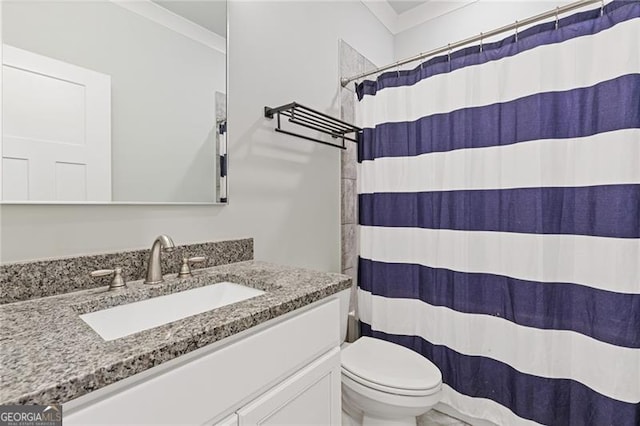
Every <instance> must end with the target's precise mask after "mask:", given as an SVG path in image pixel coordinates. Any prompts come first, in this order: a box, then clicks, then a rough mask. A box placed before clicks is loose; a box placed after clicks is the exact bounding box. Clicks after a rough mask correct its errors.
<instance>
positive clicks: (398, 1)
mask: <svg viewBox="0 0 640 426" xmlns="http://www.w3.org/2000/svg"><path fill="white" fill-rule="evenodd" d="M387 2H388V3H389V5H390V6H391V8H392V9H393V10H395V11H396V13H397V14H398V15H400V14H402V13H404V12H406V11H408V10H411V9H413V8H414V7H417V6H420V5H421V4H423V3H426V1H418V0H387Z"/></svg>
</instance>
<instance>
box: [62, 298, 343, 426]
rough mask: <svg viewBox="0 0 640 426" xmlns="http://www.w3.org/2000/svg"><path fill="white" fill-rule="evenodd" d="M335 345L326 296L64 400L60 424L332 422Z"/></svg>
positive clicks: (336, 311)
mask: <svg viewBox="0 0 640 426" xmlns="http://www.w3.org/2000/svg"><path fill="white" fill-rule="evenodd" d="M339 344H340V304H339V301H338V299H337V298H335V297H333V298H328V299H325V300H324V301H321V302H318V303H316V304H313V305H310V306H309V307H306V308H302V309H300V310H297V311H294V312H292V313H289V314H286V315H284V316H282V317H280V318H277V319H274V320H271V321H269V322H267V323H264V324H262V325H259V326H256V327H254V328H252V329H249V330H247V331H245V332H242V333H240V334H238V335H235V336H232V337H230V338H227V339H224V340H222V341H220V342H217V343H214V344H212V345H209V346H207V347H204V348H201V349H198V350H196V351H193V352H191V353H189V354H186V355H183V356H181V357H179V358H176V359H174V360H171V361H169V362H167V363H164V364H162V365H160V366H157V367H154V368H151V369H149V370H147V371H145V372H143V373H140V374H137V375H135V376H132V377H129V378H126V379H124V380H121V381H119V382H117V383H114V384H112V385H109V386H107V387H105V388H102V389H100V390H98V391H95V392H92V393H90V394H88V395H85V396H82V397H80V398H78V399H76V400H73V401H70V402H68V403H66V404H64V406H63V420H64V424H65V426H66V425H98V424H103V425H107V424H108V425H124V424H126V425H133V424H135V425H138V424H147V425H151V424H154V425H155V424H165V425H166V424H171V425H174V424H175V425H213V424H220V425H224V426H231V425H256V424H264V425H276V424H278V425H282V424H291V425H304V424H314V425H318V424H320V425H325V424H327V425H329V424H335V425H338V424H340V418H341V414H340V350H339Z"/></svg>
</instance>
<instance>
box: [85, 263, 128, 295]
mask: <svg viewBox="0 0 640 426" xmlns="http://www.w3.org/2000/svg"><path fill="white" fill-rule="evenodd" d="M112 274H113V280H112V281H111V284H109V290H110V291H112V290H120V289H122V288H125V287H126V286H127V283H126V282H125V281H124V279H123V278H122V268H114V269H98V270H97V271H93V272H90V273H89V275H91V276H92V277H94V278H95V277H106V276H108V275H112Z"/></svg>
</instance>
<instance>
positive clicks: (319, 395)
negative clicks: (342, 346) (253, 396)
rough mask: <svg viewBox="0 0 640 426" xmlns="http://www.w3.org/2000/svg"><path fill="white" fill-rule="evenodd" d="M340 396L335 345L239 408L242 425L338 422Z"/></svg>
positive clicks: (299, 425) (327, 423)
mask: <svg viewBox="0 0 640 426" xmlns="http://www.w3.org/2000/svg"><path fill="white" fill-rule="evenodd" d="M340 398H341V397H340V350H339V348H335V349H333V350H331V351H330V352H328V353H326V354H325V355H323V356H322V357H320V358H319V359H317V360H316V361H314V362H313V363H311V364H310V365H308V366H307V367H305V368H303V369H302V370H300V371H298V372H297V373H296V374H294V375H293V376H291V377H290V378H288V379H287V380H285V381H284V382H282V383H280V384H279V385H278V386H276V387H274V388H273V389H271V390H270V391H268V392H267V393H265V394H264V395H262V396H261V397H260V398H258V399H257V400H255V401H254V402H252V403H251V404H249V405H247V406H245V407H243V408H242V409H240V410H238V420H239V425H240V426H249V425H297V426H302V425H339V424H340V422H341V413H340V410H341V404H340V402H341V400H340Z"/></svg>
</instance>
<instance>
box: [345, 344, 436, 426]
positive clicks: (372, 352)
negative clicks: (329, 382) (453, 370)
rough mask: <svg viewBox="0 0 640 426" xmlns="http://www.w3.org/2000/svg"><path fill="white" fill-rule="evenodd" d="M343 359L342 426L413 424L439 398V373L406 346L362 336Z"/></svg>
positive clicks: (347, 349)
mask: <svg viewBox="0 0 640 426" xmlns="http://www.w3.org/2000/svg"><path fill="white" fill-rule="evenodd" d="M341 359H342V424H343V426H356V425H363V426H378V425H379V426H382V425H384V426H401V425H403V426H415V425H416V417H417V416H420V415H422V414H424V413H426V412H427V411H429V410H430V409H431V408H432V407H433V406H435V405H436V404H437V403H438V402H439V400H440V394H441V389H442V373H441V372H440V370H439V369H438V367H436V366H435V365H434V364H433V363H432V362H431V361H429V360H428V359H426V358H424V357H423V356H421V355H420V354H418V353H416V352H414V351H412V350H410V349H407V348H405V347H404V346H400V345H397V344H395V343H391V342H387V341H384V340H380V339H375V338H371V337H361V338H359V339H358V340H356V341H355V342H354V343H351V344H349V343H344V344H343V345H342V351H341Z"/></svg>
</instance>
